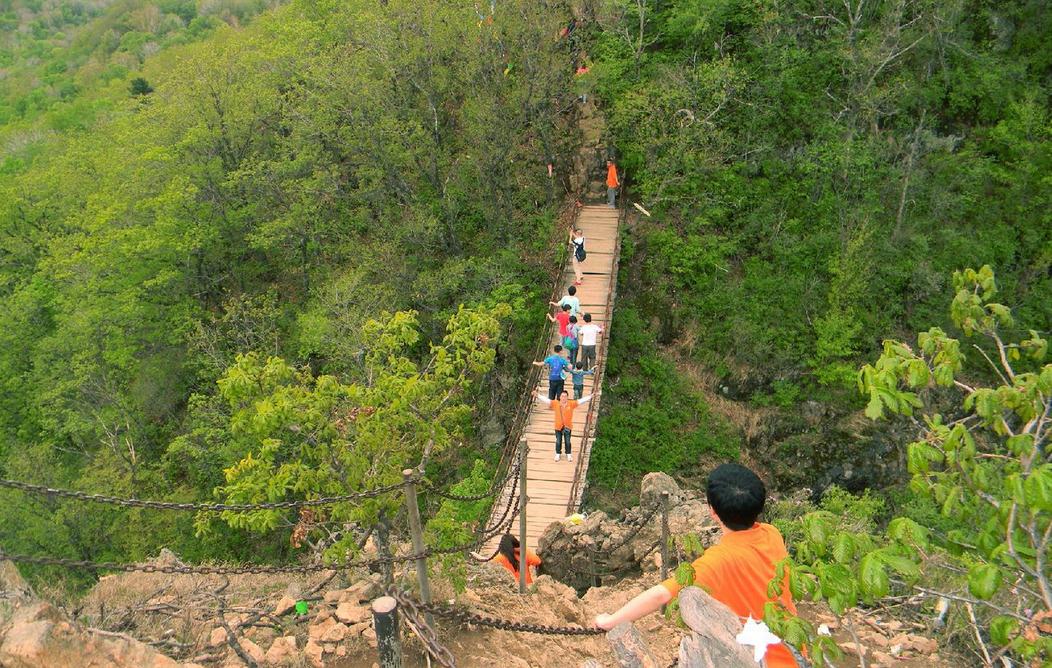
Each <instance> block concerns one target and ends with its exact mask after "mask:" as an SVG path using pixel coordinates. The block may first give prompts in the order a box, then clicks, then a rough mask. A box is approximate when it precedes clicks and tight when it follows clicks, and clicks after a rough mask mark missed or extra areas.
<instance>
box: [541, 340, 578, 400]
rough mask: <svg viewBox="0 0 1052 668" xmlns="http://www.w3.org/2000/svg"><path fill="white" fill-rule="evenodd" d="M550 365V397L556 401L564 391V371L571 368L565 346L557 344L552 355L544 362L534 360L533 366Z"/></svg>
mask: <svg viewBox="0 0 1052 668" xmlns="http://www.w3.org/2000/svg"><path fill="white" fill-rule="evenodd" d="M545 365H547V366H548V399H549V400H552V401H554V400H555V399H556V398H558V396H559V393H560V392H562V391H563V371H566V370H568V369H569V368H570V362H569V360H567V359H566V358H565V357H563V347H562V346H555V348H553V352H552V354H551V355H548V356H547V357H545V358H544V361H543V362H534V363H533V366H545Z"/></svg>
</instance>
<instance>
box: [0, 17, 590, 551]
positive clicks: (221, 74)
mask: <svg viewBox="0 0 1052 668" xmlns="http://www.w3.org/2000/svg"><path fill="white" fill-rule="evenodd" d="M63 4H64V3H57V4H56V3H50V4H42V5H41V6H40V7H39V8H38V10H34V12H35V13H34V14H33V15H32V16H28V15H26V14H25V13H21V14H19V15H17V16H15V17H14V18H13V19H12V20H14V21H15V22H16V23H18V22H21V21H28V22H29V24H31V25H30V26H27V27H30V28H32V29H31V30H29V31H25V30H20V31H16V32H15V33H13V34H12V41H5V42H4V44H3V45H2V48H3V49H5V50H9V51H10V52H11V53H13V54H15V56H14V57H13V62H15V63H17V66H13V67H12V68H11V69H10V70H8V71H7V72H6V76H5V78H4V81H3V82H0V118H6V119H8V122H6V123H5V124H4V125H3V127H0V140H2V141H3V143H4V146H5V156H4V158H3V162H2V163H0V236H2V237H3V238H4V239H5V243H4V244H2V245H3V247H4V252H3V253H0V319H2V321H3V327H0V344H2V348H0V470H3V471H4V472H5V473H6V474H10V475H14V474H15V473H16V472H21V473H22V474H24V475H23V477H26V478H27V479H36V480H41V481H46V482H54V483H56V484H66V485H68V486H78V485H77V483H80V485H79V486H82V487H83V486H88V487H87V488H88V489H90V490H92V491H108V492H115V493H116V492H120V491H124V492H125V493H127V494H130V495H138V496H155V497H166V496H169V495H171V496H178V497H179V498H180V499H182V500H190V499H208V498H212V495H213V491H214V490H216V489H218V490H220V492H221V495H222V496H223V497H224V498H244V499H247V498H271V497H273V498H283V497H297V495H299V496H300V497H302V496H305V495H310V494H315V495H316V494H319V493H322V491H321V490H323V489H325V490H330V491H331V490H332V489H337V488H339V489H340V490H342V491H341V493H342V492H346V491H347V490H348V484H350V483H355V484H357V483H359V482H363V479H362V478H361V477H360V476H362V475H364V474H365V473H367V472H368V471H369V467H370V466H372V465H374V464H375V465H376V466H381V465H382V466H388V465H390V466H392V467H393V466H395V465H396V463H401V462H402V460H403V459H404V461H409V459H411V458H412V455H413V454H416V455H417V456H419V455H420V453H421V449H422V448H423V447H424V446H423V445H421V443H420V439H421V438H423V443H425V444H426V443H427V442H428V440H429V438H430V436H431V435H432V434H431V432H432V431H434V434H433V436H434V437H435V439H436V443H437V445H434V446H429V449H431V450H433V452H432V456H433V457H435V458H436V459H435V460H434V461H435V462H436V463H437V465H438V466H440V467H448V468H450V469H456V468H459V466H460V462H459V460H458V457H459V456H460V455H459V454H458V449H443V448H445V447H446V445H448V443H449V442H454V441H455V442H457V443H463V444H474V443H476V442H477V439H478V437H479V434H478V431H479V430H478V429H477V428H476V426H475V425H476V424H478V423H479V422H480V419H472V418H473V415H472V411H471V410H470V409H469V408H468V407H470V406H476V405H479V406H482V405H501V404H502V403H503V402H505V401H506V400H507V396H506V394H507V393H509V392H512V391H514V390H511V389H510V388H513V387H517V383H515V382H514V379H515V378H518V377H519V376H520V375H521V374H522V373H523V369H524V368H525V364H524V363H525V358H526V356H527V355H528V354H529V350H530V349H531V348H532V345H531V344H532V342H533V341H534V339H535V338H536V335H537V332H539V331H540V329H541V323H542V322H543V319H542V318H540V317H538V316H539V313H538V310H539V309H540V307H534V306H532V305H533V304H535V303H537V302H538V301H540V300H539V299H538V297H540V295H539V294H537V293H538V288H537V287H535V286H539V285H544V284H545V283H546V280H543V277H544V276H546V275H547V273H548V270H549V262H550V255H549V254H547V253H542V252H539V251H540V250H541V249H543V248H545V247H546V244H547V242H548V241H549V240H550V238H551V234H552V232H553V225H554V220H555V210H556V204H557V202H556V201H555V198H554V197H553V196H552V195H551V194H550V187H549V180H548V177H547V173H546V170H545V169H544V161H545V157H546V156H547V155H552V154H554V155H556V156H557V157H558V160H559V161H560V162H568V160H565V158H566V156H568V155H570V154H571V153H572V152H574V151H575V147H574V146H573V138H572V137H571V136H570V135H569V134H567V133H565V132H562V131H561V130H560V131H557V129H558V128H560V125H561V124H562V122H563V121H562V119H561V117H560V115H559V112H558V109H559V105H557V104H552V103H551V100H553V99H555V98H557V96H558V95H559V94H560V93H561V92H562V91H566V90H567V89H568V80H569V73H568V72H566V71H565V70H566V68H565V67H563V62H564V60H565V56H564V55H563V53H562V52H561V50H560V48H561V45H560V44H559V43H558V42H557V40H556V37H555V35H556V34H557V32H558V27H559V26H560V25H562V24H563V23H564V17H562V16H558V15H556V14H554V13H550V12H547V11H545V9H544V8H543V7H541V6H539V5H537V4H536V3H528V2H519V3H513V4H502V11H501V12H500V16H499V17H498V20H497V22H496V23H495V25H494V26H492V27H490V26H482V27H479V26H478V25H477V22H476V21H475V20H474V19H473V18H472V17H473V11H472V9H471V8H470V7H469V6H467V5H463V4H458V5H448V4H439V5H433V4H424V5H421V4H420V3H416V2H408V1H402V0H397V1H392V2H388V3H383V4H379V3H375V2H365V1H364V0H363V1H361V2H358V1H357V0H356V1H355V2H351V3H347V2H320V3H319V2H314V1H306V0H303V1H299V0H296V1H293V2H289V3H278V2H270V1H262V0H220V1H217V2H209V3H194V2H183V1H182V0H161V1H159V2H152V3H148V2H143V1H141V0H119V1H118V2H114V3H108V4H107V5H106V7H105V8H104V9H100V10H98V11H96V10H95V9H91V10H90V11H88V10H86V13H83V14H76V15H74V14H70V15H69V16H66V15H62V16H59V15H58V14H57V12H59V11H60V9H59V7H58V6H59V5H63ZM65 4H70V3H65ZM276 5H281V6H280V7H276ZM78 6H79V5H78ZM257 15H258V16H257ZM250 19H251V21H250ZM59 30H61V32H62V34H58V33H59ZM5 34H6V33H5ZM363 40H364V41H363ZM30 54H31V55H32V57H28V56H29V55H30ZM505 60H508V61H511V62H514V63H515V64H516V70H515V71H516V72H522V76H521V77H505V76H503V74H502V71H503V69H504V67H505ZM138 81H144V82H149V83H148V84H147V85H145V86H144V85H142V84H140V83H133V82H138ZM33 82H42V83H39V85H38V83H33ZM71 86H72V88H71ZM147 87H149V88H152V89H153V91H152V92H150V93H149V94H148V95H147V94H145V92H146V88H147ZM467 89H470V90H471V91H472V94H471V95H464V91H465V90H467ZM130 92H131V93H133V95H129V93H130ZM43 130H46V131H43ZM555 137H559V138H560V139H558V140H555V139H552V138H555ZM546 143H547V144H550V145H546ZM7 148H9V149H10V150H7ZM464 304H468V305H471V308H466V309H462V308H461V306H462V305H464ZM504 304H511V305H512V307H513V308H514V309H515V312H514V313H510V312H509V307H508V306H505V305H504ZM528 305H529V306H528ZM393 312H401V313H402V314H403V315H401V316H396V317H393V318H391V319H387V318H386V317H381V314H385V313H393ZM408 312H413V313H415V315H413V316H409V315H406V313H408ZM497 320H504V321H506V324H507V330H506V332H505V334H504V335H502V336H501V337H500V341H501V344H502V346H501V349H500V351H499V354H498V352H497V351H496V350H495V349H494V345H495V344H496V341H497V338H496V333H495V330H494V329H493V328H494V326H495V325H494V323H495V322H496V321H497ZM370 321H375V322H372V323H370ZM447 323H451V324H450V326H449V328H448V329H447ZM428 365H430V366H428ZM414 369H415V370H416V371H414ZM480 374H483V375H487V376H489V375H490V374H492V376H499V377H500V378H501V382H500V383H492V382H489V380H490V378H489V377H487V378H486V379H485V381H484V382H475V381H476V380H477V379H478V378H479V376H480ZM252 379H255V380H262V379H266V380H267V383H268V384H266V385H265V387H253V386H252ZM469 379H471V380H472V382H468V380H469ZM220 380H221V381H222V382H221V383H217V381H220ZM454 388H455V389H454ZM428 391H434V392H435V393H436V394H435V395H434V396H431V395H427V396H425V395H423V394H420V393H423V392H428ZM449 392H452V393H453V395H455V396H450V397H449V402H448V404H447V405H446V406H445V407H444V409H443V411H439V409H438V408H437V407H436V406H435V405H434V402H435V401H439V400H440V398H441V397H445V396H446V394H447V393H449ZM396 393H403V395H404V396H396ZM381 397H387V399H381ZM350 406H359V407H362V408H375V409H376V410H377V413H378V414H382V415H383V416H384V419H386V420H387V423H385V424H387V425H388V427H387V428H386V429H387V431H386V432H385V430H384V428H382V425H381V423H380V422H378V420H380V419H381V418H379V417H374V418H362V426H363V428H364V427H368V428H367V429H366V431H365V432H363V433H362V434H358V433H357V432H356V431H354V432H353V433H352V434H351V436H350V437H349V438H348V439H343V437H341V436H340V432H339V428H338V426H336V425H334V423H333V420H334V419H335V418H336V417H338V415H337V416H332V415H328V414H326V410H328V409H333V410H337V411H338V410H340V409H342V408H346V407H350ZM414 407H415V408H417V409H419V410H422V411H424V412H423V413H421V414H420V415H415V416H414V415H412V414H410V415H403V413H404V412H406V411H409V412H410V413H411V409H412V408H414ZM428 411H432V413H434V412H436V411H437V412H438V413H441V419H438V418H437V417H436V416H435V415H434V414H431V415H430V416H429V419H430V418H434V419H433V421H429V422H427V424H426V428H425V425H424V423H423V422H421V420H424V418H423V417H422V416H423V415H429V414H428ZM474 417H477V418H481V417H482V416H474ZM497 417H498V418H499V419H506V418H507V416H503V415H500V416H497ZM305 425H306V426H305ZM297 426H298V427H299V428H300V431H299V432H296V431H293V430H292V429H291V428H292V427H297ZM308 427H310V428H308ZM311 429H317V430H318V434H314V433H313V432H312V431H311ZM352 431H353V430H352ZM319 434H320V435H323V436H324V437H325V438H324V439H323V440H318V439H319V438H320V436H319ZM310 439H314V441H316V443H311V442H310ZM385 439H386V440H385ZM345 440H346V441H347V442H351V441H352V440H353V442H354V443H358V442H359V441H361V443H362V448H363V449H362V450H361V451H358V450H355V449H354V448H351V449H349V450H348V449H343V450H340V448H341V447H342V446H341V444H342V443H344V441H345ZM403 441H404V442H403ZM410 443H412V444H414V445H412V446H410V445H409V444H410ZM29 446H32V447H29ZM387 448H392V449H399V448H404V450H405V451H404V452H402V453H401V454H399V455H397V456H396V455H395V454H393V453H389V452H387V450H386V449H387ZM323 450H325V451H327V452H329V453H330V454H333V455H334V459H333V460H328V459H324V455H325V452H323ZM336 450H339V453H338V456H337V454H336ZM365 452H369V453H370V455H369V456H372V457H373V458H374V459H375V461H373V460H369V461H366V459H365V455H364V454H363V453H365ZM462 454H463V456H465V457H469V458H473V456H474V455H475V454H476V451H475V450H474V449H473V448H468V447H465V448H463V453H462ZM104 455H105V456H104ZM396 460H398V461H396ZM34 462H37V463H39V464H40V465H39V466H33V465H32V464H33V463H34ZM52 463H53V464H52ZM413 463H415V462H413ZM95 466H98V467H100V469H101V470H103V471H105V472H106V473H107V474H108V476H102V475H100V476H98V477H93V476H89V475H87V473H88V472H89V471H91V470H93V469H94V467H95ZM110 469H112V470H110ZM391 470H392V471H393V470H394V469H391ZM387 473H390V471H387V469H386V468H385V469H384V471H382V472H380V477H381V478H383V476H384V475H386V474H387ZM342 475H346V476H347V479H346V480H343V481H339V480H336V479H334V476H342ZM392 475H394V474H393V473H392ZM118 480H119V481H120V484H119V485H118V484H117V481H118ZM369 482H379V479H378V480H375V481H374V480H369ZM108 486H112V489H111V488H109V487H108ZM376 510H377V508H372V509H360V510H352V509H345V510H343V511H341V512H343V513H344V516H346V517H351V516H352V515H354V513H356V512H357V513H359V515H354V516H355V517H358V516H362V517H364V516H366V515H368V514H369V513H371V512H375V511H376ZM227 519H228V520H229V521H230V522H231V523H234V524H236V525H237V528H236V529H234V528H231V527H230V526H229V525H228V526H227V527H225V528H224V529H223V531H221V532H220V531H215V532H210V533H208V534H207V535H205V536H203V538H202V539H200V540H196V541H193V540H191V543H192V546H191V547H189V548H188V547H187V545H186V543H185V542H180V541H181V539H180V538H179V536H181V535H183V534H180V533H179V532H183V533H184V534H185V535H186V536H191V535H192V532H191V531H188V529H190V527H189V526H188V525H187V524H186V523H183V524H181V525H175V524H171V525H165V526H163V527H162V526H161V525H160V524H158V525H152V526H156V527H157V529H156V531H152V530H151V531H150V532H148V533H147V534H146V535H144V536H143V537H141V539H140V540H138V541H136V540H131V536H132V535H133V532H132V531H130V530H127V531H123V530H120V529H118V525H119V524H120V523H121V522H124V520H125V517H124V516H123V515H119V514H118V515H106V514H100V515H99V516H98V521H97V522H95V521H94V520H93V522H95V523H94V524H93V525H92V530H91V531H82V530H81V529H77V530H76V532H56V534H55V535H54V537H53V540H52V541H50V542H48V543H47V547H48V548H49V549H48V551H51V552H53V553H68V554H78V555H81V556H91V555H93V554H95V553H96V552H98V551H99V550H100V549H102V548H100V547H99V545H101V544H103V542H104V541H105V540H112V544H113V545H114V546H117V547H114V548H112V550H113V552H112V554H113V555H114V556H115V557H117V558H118V559H117V560H120V558H119V557H121V556H125V557H133V556H139V555H140V554H142V553H145V552H148V551H150V550H155V549H156V546H159V545H169V546H173V547H176V546H178V547H179V548H180V549H183V550H185V551H186V554H188V555H189V554H193V555H197V556H205V557H211V558H216V557H236V558H244V557H245V556H246V555H247V556H249V557H251V556H253V555H259V556H260V557H263V558H267V557H276V558H282V557H285V556H288V555H289V552H290V550H289V548H288V543H287V540H286V539H287V532H286V531H283V530H280V529H279V530H271V529H272V528H275V527H278V526H282V527H284V526H287V525H288V524H289V523H292V522H295V521H296V518H290V517H277V516H275V515H273V514H271V515H268V514H259V515H254V516H246V517H241V518H234V517H228V518H227ZM301 519H302V518H301ZM70 521H71V523H75V522H76V521H81V522H84V523H85V526H86V525H87V520H86V519H85V518H76V517H71V520H70ZM325 521H330V520H328V519H326V520H325ZM307 524H309V523H307ZM30 525H32V529H31V530H32V532H38V529H39V528H40V527H41V526H44V525H43V524H40V523H39V522H38V523H36V524H34V523H30V522H28V520H27V519H26V517H25V513H24V512H23V511H22V510H15V509H14V508H9V509H8V510H6V511H4V512H2V513H0V526H2V527H3V529H0V542H2V541H4V540H6V539H7V538H12V541H11V542H4V545H5V546H8V545H11V546H19V547H27V546H28V547H27V550H29V551H34V550H36V549H38V548H41V549H42V548H43V547H44V544H42V543H34V542H33V541H30V540H28V539H26V540H23V538H22V537H19V538H18V539H17V540H14V538H13V537H15V536H16V535H19V531H20V529H19V527H22V526H26V527H29V526H30ZM131 526H134V524H133V525H131ZM26 531H30V529H28V528H27V529H26ZM250 531H252V532H259V531H264V532H265V533H262V534H259V533H255V534H250V533H249V532H250ZM81 535H83V536H87V537H90V539H82V538H78V536H81ZM95 536H97V537H98V538H97V539H95V538H94V537H95ZM228 537H229V540H228ZM314 537H315V534H312V535H311V538H312V539H313V538H314ZM345 538H346V537H342V538H341V539H345ZM126 540H128V541H129V542H127V543H125V542H123V541H126ZM121 546H126V547H121ZM52 548H53V549H52ZM254 548H258V549H254ZM107 554H110V552H107Z"/></svg>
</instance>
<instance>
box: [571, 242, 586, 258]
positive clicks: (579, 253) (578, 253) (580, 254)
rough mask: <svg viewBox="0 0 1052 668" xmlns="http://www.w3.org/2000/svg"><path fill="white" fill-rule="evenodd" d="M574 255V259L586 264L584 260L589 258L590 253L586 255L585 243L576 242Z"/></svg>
mask: <svg viewBox="0 0 1052 668" xmlns="http://www.w3.org/2000/svg"><path fill="white" fill-rule="evenodd" d="M573 254H574V257H576V258H577V261H578V262H584V259H585V258H586V257H588V253H586V252H585V250H584V241H581V243H576V242H574V251H573Z"/></svg>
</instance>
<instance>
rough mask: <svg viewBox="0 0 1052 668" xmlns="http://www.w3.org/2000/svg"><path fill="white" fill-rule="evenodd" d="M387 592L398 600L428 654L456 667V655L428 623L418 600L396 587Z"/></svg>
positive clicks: (446, 664)
mask: <svg viewBox="0 0 1052 668" xmlns="http://www.w3.org/2000/svg"><path fill="white" fill-rule="evenodd" d="M387 594H388V595H389V596H391V597H392V598H394V599H395V600H396V601H398V605H399V609H400V610H401V612H402V614H404V615H405V619H406V622H407V623H408V625H409V626H410V628H412V629H413V631H415V632H416V635H417V637H418V638H420V642H422V643H424V647H425V648H427V652H428V654H430V655H431V656H433V657H435V660H436V661H438V662H439V663H440V664H442V665H443V666H446V668H456V665H457V659H456V657H454V656H453V653H452V652H450V651H449V650H448V649H446V647H445V646H443V645H442V643H440V642H439V641H438V636H437V635H436V634H435V630H434V629H433V628H431V627H430V626H429V625H428V623H427V618H426V617H425V616H424V613H423V612H422V611H421V610H420V608H419V606H417V601H416V600H415V599H413V598H411V597H409V596H405V595H403V594H402V591H401V590H400V589H397V588H396V587H389V588H388V590H387Z"/></svg>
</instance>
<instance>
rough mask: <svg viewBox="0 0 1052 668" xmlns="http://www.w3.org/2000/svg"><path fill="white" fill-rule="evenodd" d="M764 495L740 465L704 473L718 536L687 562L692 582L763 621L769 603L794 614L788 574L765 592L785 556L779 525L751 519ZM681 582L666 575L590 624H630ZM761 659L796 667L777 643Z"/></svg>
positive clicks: (776, 666) (772, 666)
mask: <svg viewBox="0 0 1052 668" xmlns="http://www.w3.org/2000/svg"><path fill="white" fill-rule="evenodd" d="M766 498H767V490H766V488H765V487H764V485H763V481H762V480H760V478H759V476H757V475H756V474H755V473H753V472H752V471H750V470H749V469H747V468H745V467H744V466H741V465H740V464H723V465H722V466H718V467H717V468H716V470H714V471H713V472H712V473H711V474H709V481H708V500H709V510H710V511H711V512H712V516H713V518H714V519H715V520H716V522H717V523H718V524H719V525H720V527H721V528H722V529H723V536H722V537H721V538H720V542H719V543H718V544H716V545H714V546H712V547H710V548H709V549H707V550H705V554H703V555H701V556H700V557H699V558H698V559H696V560H695V561H694V563H693V564H692V566H693V567H694V584H695V585H697V586H699V587H701V588H702V589H705V590H706V591H708V592H709V593H710V594H711V595H712V597H713V598H715V599H716V600H717V601H720V602H721V603H723V604H724V605H726V606H727V607H728V608H730V609H731V611H732V612H733V613H734V614H736V615H738V616H739V617H741V618H742V619H743V620H744V619H745V618H746V617H752V618H753V619H757V620H759V619H763V608H764V605H765V604H766V603H768V602H769V601H773V602H775V603H778V604H780V605H781V606H783V607H784V608H785V610H787V611H788V612H789V613H791V614H793V615H795V614H796V606H795V605H794V604H793V597H792V594H790V593H789V574H788V573H785V575H784V577H783V579H782V587H781V590H782V593H781V595H780V596H778V597H777V598H772V597H770V596H768V594H767V585H768V584H769V583H770V582H771V581H772V580H773V579H774V578H775V571H776V565H777V564H778V562H780V561H782V560H783V559H785V558H786V557H787V556H788V555H787V553H786V550H785V542H784V541H783V540H782V534H781V533H779V531H778V529H776V528H774V527H773V526H771V525H770V524H761V523H758V522H757V521H756V518H757V517H759V516H760V512H761V511H763V506H764V503H765V501H766ZM683 586H684V585H682V584H680V583H679V581H678V580H677V579H676V578H675V577H671V578H669V579H667V580H665V581H664V582H662V583H661V584H659V585H655V586H653V587H651V588H650V589H648V590H646V591H645V592H643V593H642V594H640V595H638V596H636V597H635V598H633V599H632V600H631V601H629V602H628V603H626V604H624V605H623V606H621V609H620V610H618V611H617V612H615V613H614V614H612V615H598V616H597V617H596V618H595V625H596V626H598V627H599V628H601V629H605V630H607V631H609V630H610V629H612V628H614V627H615V626H617V625H618V624H621V623H622V622H634V621H635V620H637V619H639V618H640V617H643V616H645V615H648V614H650V613H651V612H654V611H656V610H658V609H659V608H661V606H663V605H665V604H666V603H668V602H669V601H671V600H672V599H673V598H675V597H676V596H677V595H678V594H679V592H680V590H681V589H682V588H683ZM766 659H767V666H768V667H769V668H797V664H796V660H795V659H793V655H792V654H791V653H790V652H789V650H788V649H786V647H785V645H782V644H778V645H771V646H770V647H769V648H768V650H767V657H766Z"/></svg>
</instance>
